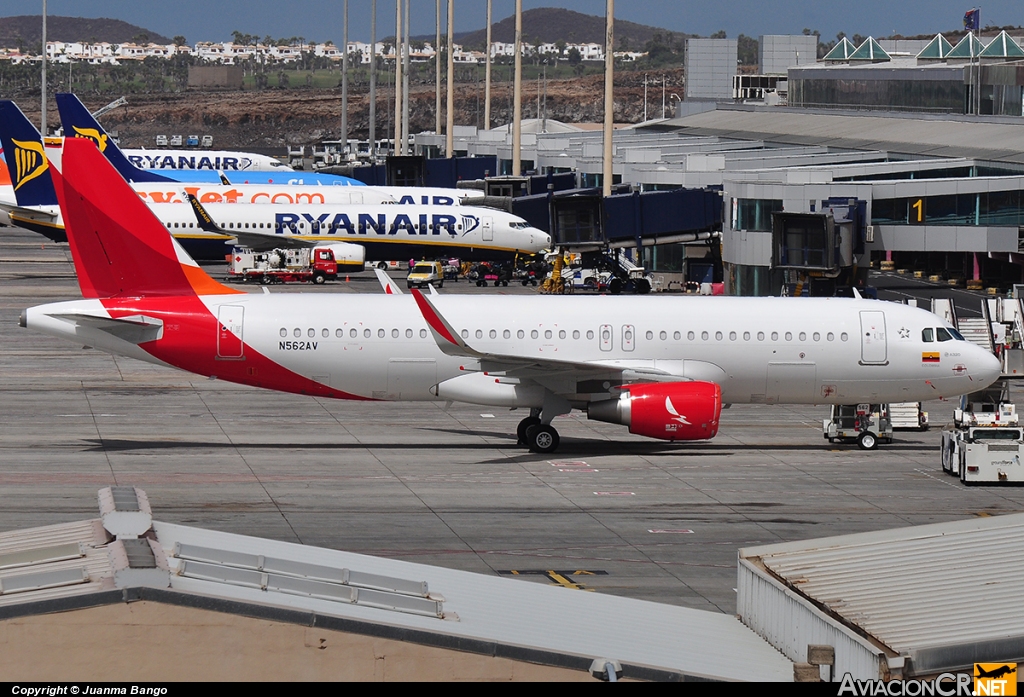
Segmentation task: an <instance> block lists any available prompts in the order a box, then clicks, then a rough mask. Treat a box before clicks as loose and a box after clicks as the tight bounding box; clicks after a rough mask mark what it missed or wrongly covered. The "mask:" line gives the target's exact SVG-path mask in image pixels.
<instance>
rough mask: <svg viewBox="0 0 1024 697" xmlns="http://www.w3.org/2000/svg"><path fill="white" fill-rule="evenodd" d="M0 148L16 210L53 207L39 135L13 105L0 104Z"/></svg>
mask: <svg viewBox="0 0 1024 697" xmlns="http://www.w3.org/2000/svg"><path fill="white" fill-rule="evenodd" d="M0 146H2V147H3V153H4V159H5V160H6V161H7V170H8V172H10V175H11V184H12V186H13V187H14V197H15V199H16V200H17V203H18V205H19V206H56V205H57V194H56V192H55V191H54V189H53V181H52V180H51V179H50V170H51V168H50V163H49V161H48V160H47V159H46V153H45V152H44V151H43V139H42V138H41V137H40V136H39V131H38V130H36V127H35V126H33V125H32V123H31V122H30V121H29V120H28V119H27V118H26V117H25V114H23V113H22V111H21V109H19V108H18V105H17V104H15V103H14V102H11V101H8V100H4V101H0Z"/></svg>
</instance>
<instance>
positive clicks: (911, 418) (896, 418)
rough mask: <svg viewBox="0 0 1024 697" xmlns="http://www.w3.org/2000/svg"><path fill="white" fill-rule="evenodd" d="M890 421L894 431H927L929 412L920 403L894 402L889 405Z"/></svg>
mask: <svg viewBox="0 0 1024 697" xmlns="http://www.w3.org/2000/svg"><path fill="white" fill-rule="evenodd" d="M889 421H890V422H891V423H892V427H893V430H897V429H900V430H910V431H927V430H928V412H926V411H922V409H921V403H920V402H894V403H892V404H890V405H889Z"/></svg>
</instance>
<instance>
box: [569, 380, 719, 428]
mask: <svg viewBox="0 0 1024 697" xmlns="http://www.w3.org/2000/svg"><path fill="white" fill-rule="evenodd" d="M721 415H722V388H721V387H719V386H718V385H716V384H715V383H713V382H661V383H644V384H642V385H632V386H630V387H628V388H626V389H625V390H624V391H623V393H622V396H620V397H619V398H618V399H609V400H608V401H605V402H596V403H592V404H591V405H590V407H589V408H588V409H587V417H588V418H591V419H594V420H596V421H607V422H609V423H614V424H623V425H624V426H629V432H630V433H635V434H637V435H640V436H647V437H649V438H660V439H662V440H708V439H709V438H714V437H715V435H717V433H718V419H719V417H720V416H721Z"/></svg>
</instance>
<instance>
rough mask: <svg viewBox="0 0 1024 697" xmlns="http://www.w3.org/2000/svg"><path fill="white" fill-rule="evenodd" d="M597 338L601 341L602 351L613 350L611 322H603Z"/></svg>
mask: <svg viewBox="0 0 1024 697" xmlns="http://www.w3.org/2000/svg"><path fill="white" fill-rule="evenodd" d="M597 338H598V341H599V342H600V345H601V350H602V351H611V350H612V342H613V339H612V325H610V324H602V325H601V330H600V331H599V332H598V337H597Z"/></svg>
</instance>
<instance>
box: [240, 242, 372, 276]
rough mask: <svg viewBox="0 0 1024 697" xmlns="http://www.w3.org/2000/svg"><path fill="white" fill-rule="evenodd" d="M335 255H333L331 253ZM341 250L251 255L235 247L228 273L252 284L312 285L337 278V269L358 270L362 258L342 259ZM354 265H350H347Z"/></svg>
mask: <svg viewBox="0 0 1024 697" xmlns="http://www.w3.org/2000/svg"><path fill="white" fill-rule="evenodd" d="M336 251H337V252H339V253H338V254H337V255H336V254H335V252H336ZM344 253H345V251H344V250H335V249H334V248H332V247H314V248H312V249H310V248H309V247H304V248H300V249H274V250H272V251H269V252H254V251H253V250H251V249H246V248H244V247H235V249H234V250H233V251H232V253H231V256H230V257H229V258H228V274H229V276H230V278H232V279H234V280H238V281H243V282H245V281H251V282H254V283H262V284H270V283H316V284H317V285H320V284H322V283H325V282H327V281H334V280H337V278H338V272H339V270H342V271H346V270H347V271H349V272H352V271H361V270H362V269H363V261H362V258H361V257H360V258H358V260H353V259H345V257H344V256H342V255H343V254H344ZM349 262H354V263H349Z"/></svg>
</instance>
